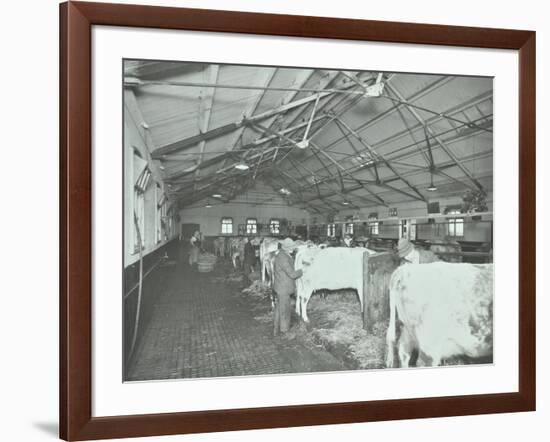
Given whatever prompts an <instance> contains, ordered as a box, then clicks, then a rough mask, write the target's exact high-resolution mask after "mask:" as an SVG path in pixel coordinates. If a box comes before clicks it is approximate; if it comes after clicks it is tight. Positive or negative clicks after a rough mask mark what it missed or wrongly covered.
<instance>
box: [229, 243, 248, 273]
mask: <svg viewBox="0 0 550 442" xmlns="http://www.w3.org/2000/svg"><path fill="white" fill-rule="evenodd" d="M245 243H246V241H245V238H241V237H238V238H231V239H230V243H229V244H230V250H231V252H230V254H231V262H232V263H233V268H235V269H238V268H239V267H242V266H243V263H244V245H245ZM237 259H238V261H237Z"/></svg>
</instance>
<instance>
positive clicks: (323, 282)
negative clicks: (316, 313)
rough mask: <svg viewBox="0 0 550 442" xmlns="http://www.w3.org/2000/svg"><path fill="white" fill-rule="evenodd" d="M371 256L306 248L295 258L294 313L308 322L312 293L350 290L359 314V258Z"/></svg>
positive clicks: (355, 251)
mask: <svg viewBox="0 0 550 442" xmlns="http://www.w3.org/2000/svg"><path fill="white" fill-rule="evenodd" d="M365 253H367V254H370V253H374V252H371V251H370V250H368V249H364V248H348V247H329V248H320V247H306V248H302V249H301V250H299V251H298V253H297V254H296V261H295V265H294V266H295V268H296V269H297V270H298V269H300V270H302V272H303V275H302V277H300V278H298V279H297V280H296V313H297V314H298V315H300V316H301V318H302V319H303V320H304V321H305V322H308V321H309V319H308V316H307V304H308V302H309V299H310V298H311V295H312V294H313V293H314V292H315V291H316V290H323V289H324V290H340V289H354V290H356V291H357V295H358V296H359V301H360V303H361V311H363V258H364V255H365Z"/></svg>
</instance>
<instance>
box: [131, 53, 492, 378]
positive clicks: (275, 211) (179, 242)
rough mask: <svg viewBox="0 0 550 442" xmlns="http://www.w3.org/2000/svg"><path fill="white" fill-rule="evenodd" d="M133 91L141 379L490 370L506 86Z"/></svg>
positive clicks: (180, 74)
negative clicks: (500, 112)
mask: <svg viewBox="0 0 550 442" xmlns="http://www.w3.org/2000/svg"><path fill="white" fill-rule="evenodd" d="M122 82H123V87H122V90H123V122H121V124H123V145H122V156H123V169H124V170H123V175H124V178H123V181H124V183H123V195H122V197H123V198H122V200H123V207H122V208H121V211H122V213H123V226H122V229H123V238H124V244H123V262H124V268H123V269H121V271H122V281H123V283H122V302H123V342H122V352H121V353H122V355H121V357H122V359H123V366H124V370H123V380H124V381H125V382H133V381H153V380H168V379H190V378H219V377H235V376H256V375H282V374H303V373H312V372H317V373H319V372H340V371H349V370H381V369H393V370H397V369H413V368H415V367H417V368H421V367H422V368H426V367H432V369H436V367H439V368H437V369H447V368H446V367H449V366H457V365H470V364H473V365H480V364H493V362H494V361H493V357H494V355H493V340H494V339H495V338H496V337H495V336H494V335H493V303H494V301H495V299H496V296H497V294H496V293H494V291H493V276H494V275H493V246H494V244H493V223H494V216H493V157H494V156H493V113H494V112H493V104H494V103H493V78H492V77H480V76H465V75H453V74H452V73H441V74H434V73H411V72H391V71H387V72H386V71H379V70H373V71H357V70H350V69H347V68H338V67H334V66H332V67H287V66H255V65H237V64H219V63H216V62H196V61H194V62H186V61H176V60H145V59H124V60H123V61H122ZM499 207H500V206H499Z"/></svg>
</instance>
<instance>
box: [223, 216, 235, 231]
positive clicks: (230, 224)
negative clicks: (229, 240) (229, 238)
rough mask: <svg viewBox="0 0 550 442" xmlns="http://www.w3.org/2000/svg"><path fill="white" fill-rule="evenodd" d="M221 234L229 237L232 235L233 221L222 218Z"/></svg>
mask: <svg viewBox="0 0 550 442" xmlns="http://www.w3.org/2000/svg"><path fill="white" fill-rule="evenodd" d="M222 233H225V234H227V235H231V234H232V233H233V219H232V218H222Z"/></svg>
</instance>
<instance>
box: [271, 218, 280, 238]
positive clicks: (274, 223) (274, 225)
mask: <svg viewBox="0 0 550 442" xmlns="http://www.w3.org/2000/svg"><path fill="white" fill-rule="evenodd" d="M280 227H281V222H280V221H279V220H278V219H272V220H271V221H269V231H270V232H271V234H273V235H278V234H279V233H280V232H281V229H280Z"/></svg>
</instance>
